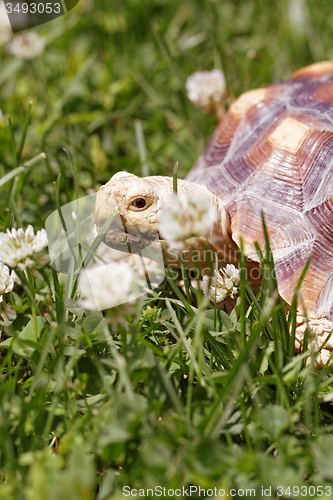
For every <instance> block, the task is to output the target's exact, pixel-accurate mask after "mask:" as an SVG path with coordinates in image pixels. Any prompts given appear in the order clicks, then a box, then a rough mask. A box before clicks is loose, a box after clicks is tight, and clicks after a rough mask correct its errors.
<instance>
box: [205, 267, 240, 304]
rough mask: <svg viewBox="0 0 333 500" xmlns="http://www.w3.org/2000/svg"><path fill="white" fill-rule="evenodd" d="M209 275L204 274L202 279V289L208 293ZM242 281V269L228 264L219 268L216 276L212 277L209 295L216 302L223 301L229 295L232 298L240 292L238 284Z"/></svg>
mask: <svg viewBox="0 0 333 500" xmlns="http://www.w3.org/2000/svg"><path fill="white" fill-rule="evenodd" d="M209 281H210V278H209V276H204V277H203V280H202V290H203V291H204V292H205V293H207V291H208V287H209ZM239 282H240V270H239V269H237V268H236V267H235V266H234V265H233V264H227V265H226V267H224V268H222V269H219V270H218V272H217V273H215V276H213V277H212V278H211V285H210V289H209V297H210V298H211V300H215V296H216V302H217V303H218V302H222V300H224V299H226V298H227V297H231V298H232V299H234V298H235V296H236V295H237V293H238V285H239Z"/></svg>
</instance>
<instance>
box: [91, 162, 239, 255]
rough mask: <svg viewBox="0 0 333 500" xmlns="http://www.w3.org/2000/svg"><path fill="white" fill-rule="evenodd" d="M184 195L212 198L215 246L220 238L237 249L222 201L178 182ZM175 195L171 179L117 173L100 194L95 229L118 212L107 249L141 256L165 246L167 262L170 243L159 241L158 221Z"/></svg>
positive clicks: (107, 237) (190, 184)
mask: <svg viewBox="0 0 333 500" xmlns="http://www.w3.org/2000/svg"><path fill="white" fill-rule="evenodd" d="M185 192H191V193H194V194H196V195H198V196H201V197H202V196H205V197H209V198H210V199H211V201H212V203H214V204H215V205H216V206H217V209H218V215H219V217H218V220H217V222H216V223H215V224H214V227H213V228H212V237H213V238H212V244H213V246H214V241H213V240H214V238H215V239H217V238H218V239H219V240H220V242H222V243H223V244H224V246H225V245H226V243H227V244H228V245H229V246H230V244H231V245H233V247H234V246H235V244H234V243H233V242H232V240H231V238H230V224H229V216H228V214H227V212H226V210H225V209H224V207H223V205H222V203H221V201H220V200H219V199H218V198H217V197H216V196H215V195H214V194H213V193H212V192H211V191H209V190H208V189H207V188H206V187H205V186H203V185H200V184H196V183H194V182H190V181H187V180H182V179H178V182H177V193H178V194H179V195H180V196H181V195H182V193H185ZM172 193H173V179H172V178H171V177H161V176H156V177H155V176H152V177H145V178H139V177H137V176H135V175H133V174H129V173H127V172H118V173H116V174H115V175H114V176H113V177H111V179H110V180H109V182H107V183H106V184H105V185H104V186H102V187H101V188H100V189H99V191H98V193H97V199H96V204H95V211H94V219H95V225H96V229H97V231H100V229H101V228H102V226H103V224H104V223H105V221H106V220H107V218H108V217H109V215H110V214H111V213H112V212H113V211H115V212H116V216H115V218H114V220H113V222H112V224H111V226H110V228H109V230H108V231H107V232H106V234H105V236H104V242H105V243H106V244H107V245H108V246H110V247H113V248H116V249H118V250H122V251H126V252H129V253H140V251H141V250H142V249H143V248H144V247H146V246H148V245H149V246H150V247H151V248H152V249H154V247H155V246H156V249H157V248H161V247H162V251H163V255H164V258H165V261H166V263H168V261H169V260H170V259H168V257H167V254H168V251H169V249H168V245H167V242H166V241H165V240H163V239H161V238H160V235H159V232H158V221H159V213H160V210H161V207H162V205H163V204H165V205H170V203H171V202H172ZM215 246H216V245H215ZM218 246H220V245H218ZM173 256H174V254H173ZM169 263H170V262H169ZM173 263H174V257H173Z"/></svg>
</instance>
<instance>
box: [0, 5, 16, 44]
mask: <svg viewBox="0 0 333 500" xmlns="http://www.w3.org/2000/svg"><path fill="white" fill-rule="evenodd" d="M12 37H13V32H12V28H11V25H10V22H9V18H8V14H7V12H6V7H5V4H4V2H3V1H2V0H1V1H0V45H4V44H5V43H7V42H9V41H10V40H11V39H12Z"/></svg>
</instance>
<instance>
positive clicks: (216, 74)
mask: <svg viewBox="0 0 333 500" xmlns="http://www.w3.org/2000/svg"><path fill="white" fill-rule="evenodd" d="M186 89H187V95H188V98H189V99H190V101H192V102H194V104H195V105H196V106H198V107H200V108H206V110H207V112H209V111H210V108H213V107H214V104H215V103H218V102H220V101H221V100H222V99H223V97H224V96H225V93H226V84H225V78H224V74H223V71H221V70H219V69H214V70H213V71H197V72H196V73H193V74H192V75H191V76H189V77H188V78H187V80H186Z"/></svg>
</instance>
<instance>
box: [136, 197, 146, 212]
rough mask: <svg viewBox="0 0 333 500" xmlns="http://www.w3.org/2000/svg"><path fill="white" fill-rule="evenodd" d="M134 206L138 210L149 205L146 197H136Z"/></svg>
mask: <svg viewBox="0 0 333 500" xmlns="http://www.w3.org/2000/svg"><path fill="white" fill-rule="evenodd" d="M132 206H133V207H134V208H136V209H137V210H143V209H144V208H146V206H147V202H146V200H145V199H144V198H136V199H135V200H134V201H132Z"/></svg>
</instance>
